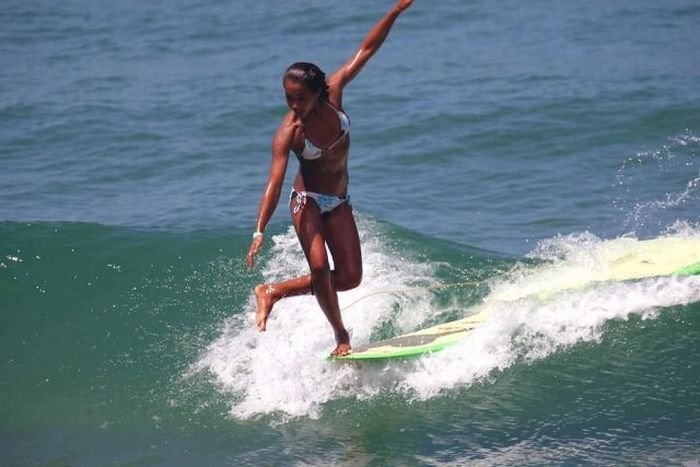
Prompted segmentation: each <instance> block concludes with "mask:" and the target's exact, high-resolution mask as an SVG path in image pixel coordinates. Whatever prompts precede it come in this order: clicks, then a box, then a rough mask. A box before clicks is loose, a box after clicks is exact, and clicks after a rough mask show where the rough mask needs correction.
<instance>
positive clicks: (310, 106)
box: [246, 0, 413, 356]
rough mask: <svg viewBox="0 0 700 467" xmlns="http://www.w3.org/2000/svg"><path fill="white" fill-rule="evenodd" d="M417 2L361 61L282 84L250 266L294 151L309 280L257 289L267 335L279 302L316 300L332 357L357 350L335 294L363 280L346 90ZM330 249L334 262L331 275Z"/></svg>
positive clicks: (293, 201) (402, 3)
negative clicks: (329, 331)
mask: <svg viewBox="0 0 700 467" xmlns="http://www.w3.org/2000/svg"><path fill="white" fill-rule="evenodd" d="M412 3H413V0H398V1H397V3H396V4H395V5H394V7H393V8H392V9H391V10H390V11H389V12H388V13H387V14H386V15H384V17H383V18H382V19H381V20H380V21H379V22H378V23H377V24H376V25H375V26H374V28H372V30H371V31H370V32H369V34H368V35H367V37H365V39H364V41H363V42H362V44H361V45H360V48H359V50H358V51H357V53H356V54H355V56H354V57H352V58H351V59H350V60H349V61H348V62H347V63H345V64H344V65H343V66H341V67H340V68H339V69H338V70H337V71H335V72H334V73H333V74H332V75H331V76H330V77H328V79H326V75H325V74H324V73H323V71H321V69H320V68H318V67H317V66H316V65H314V64H311V63H303V62H300V63H295V64H293V65H291V66H290V67H289V68H288V69H287V70H286V72H285V73H284V77H283V80H282V84H283V86H284V92H285V96H286V100H287V106H288V107H289V109H290V111H289V112H288V113H287V115H286V116H285V117H284V118H283V120H282V123H281V124H280V126H279V128H278V129H277V132H276V133H275V136H274V139H273V144H272V162H271V164H270V172H269V178H268V181H267V186H266V188H265V191H264V193H263V195H262V199H261V200H260V208H259V210H258V221H257V225H256V231H255V233H254V234H253V242H252V243H251V245H250V249H249V250H248V255H247V258H246V260H247V264H248V267H249V268H250V267H252V266H253V258H254V256H255V254H256V253H257V252H258V251H259V250H260V248H261V247H262V244H263V239H264V235H263V232H264V231H265V227H266V226H267V223H268V222H269V220H270V218H271V217H272V214H273V212H274V210H275V208H276V207H277V203H278V202H279V198H280V192H281V189H282V184H283V181H284V175H285V172H286V170H287V163H288V161H289V153H290V151H293V152H294V153H295V154H296V156H297V158H298V160H299V172H298V173H297V176H296V178H295V180H294V187H293V190H292V193H291V196H290V199H289V207H290V210H291V213H292V221H293V223H294V229H295V230H296V234H297V237H298V238H299V243H300V244H301V247H302V249H303V250H304V254H305V255H306V259H307V261H308V263H309V268H310V274H307V275H304V276H301V277H297V278H294V279H289V280H286V281H283V282H278V283H275V284H260V285H258V286H256V287H255V297H256V312H255V321H256V323H257V326H258V329H259V330H260V331H264V330H265V327H266V323H267V318H268V316H269V315H270V312H271V311H272V306H273V305H274V304H275V302H277V301H278V300H279V299H281V298H283V297H290V296H294V295H302V294H311V293H313V294H314V295H315V296H316V299H317V300H318V304H319V305H320V306H321V309H322V310H323V312H324V314H325V315H326V318H327V319H328V321H329V323H330V324H331V326H332V327H333V331H334V332H335V340H336V343H337V346H336V348H335V349H334V350H333V351H332V352H331V356H341V355H347V354H348V353H350V350H351V347H350V336H349V334H348V331H347V330H346V329H345V326H344V325H343V319H342V316H341V314H340V308H339V307H338V294H337V292H338V291H339V290H341V291H342V290H348V289H352V288H354V287H357V286H358V285H359V284H360V281H361V280H362V256H361V252H360V240H359V236H358V233H357V226H356V225H355V219H354V217H353V214H352V207H351V206H350V197H349V196H348V153H349V148H350V118H349V117H348V116H347V114H346V113H345V112H344V111H343V89H344V88H345V86H346V85H347V84H348V83H349V82H350V81H352V79H353V78H355V76H357V74H358V73H359V71H360V70H361V69H362V67H363V66H364V65H365V63H367V61H368V60H369V59H370V58H371V57H372V56H373V55H374V54H375V53H376V52H377V50H379V47H380V46H381V45H382V44H383V43H384V40H385V39H386V37H387V35H388V34H389V31H390V30H391V28H392V26H393V25H394V22H395V21H396V18H398V17H399V15H400V14H401V13H402V12H403V11H404V10H406V9H407V8H408V7H409V6H411V4H412ZM326 245H327V246H328V251H330V254H331V255H332V257H333V264H334V265H335V269H333V270H331V269H330V263H329V260H328V256H327V253H326Z"/></svg>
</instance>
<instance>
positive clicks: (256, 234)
mask: <svg viewBox="0 0 700 467" xmlns="http://www.w3.org/2000/svg"><path fill="white" fill-rule="evenodd" d="M262 236H263V233H262V232H261V231H259V230H256V231H255V232H253V240H255V239H256V238H258V237H262Z"/></svg>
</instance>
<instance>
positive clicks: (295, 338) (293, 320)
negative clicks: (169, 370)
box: [193, 219, 700, 419]
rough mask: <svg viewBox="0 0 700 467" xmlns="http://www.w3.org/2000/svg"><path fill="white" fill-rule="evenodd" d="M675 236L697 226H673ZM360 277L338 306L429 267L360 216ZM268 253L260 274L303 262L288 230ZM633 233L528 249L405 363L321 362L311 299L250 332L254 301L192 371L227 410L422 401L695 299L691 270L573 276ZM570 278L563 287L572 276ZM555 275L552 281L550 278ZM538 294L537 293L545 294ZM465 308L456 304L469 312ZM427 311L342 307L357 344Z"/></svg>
mask: <svg viewBox="0 0 700 467" xmlns="http://www.w3.org/2000/svg"><path fill="white" fill-rule="evenodd" d="M684 229H685V232H684V234H683V235H685V236H686V237H693V236H695V238H696V239H697V230H693V229H692V228H691V227H689V226H684ZM360 230H361V235H362V237H363V238H362V242H363V248H364V252H363V253H364V264H365V281H364V285H363V286H362V287H360V288H359V289H357V290H354V291H352V292H349V293H343V294H341V297H340V299H341V307H343V306H346V305H348V304H350V303H352V302H354V301H355V300H356V299H357V298H360V297H362V296H366V295H368V294H371V292H373V291H375V290H377V289H384V288H397V287H407V286H413V285H416V284H417V283H421V284H424V285H429V284H430V283H431V282H430V281H431V280H430V278H431V277H433V275H434V274H433V271H434V267H435V265H431V264H428V263H425V262H421V261H419V260H417V259H415V258H404V257H401V256H400V255H399V254H398V252H396V251H393V250H392V246H391V245H390V242H389V241H388V240H387V239H386V238H385V237H383V235H382V232H381V228H380V227H379V226H377V225H375V224H374V223H372V222H371V221H369V220H366V219H363V220H361V222H360ZM273 242H274V247H273V249H274V252H273V253H274V254H273V255H272V257H271V259H270V261H269V264H267V265H266V266H265V270H264V276H265V279H266V280H272V281H274V280H278V279H281V278H286V277H289V276H291V275H293V274H297V273H298V272H299V271H303V270H305V267H306V265H305V263H304V259H303V257H302V256H301V253H300V252H299V248H298V246H297V245H296V239H295V237H294V234H293V232H292V231H291V230H290V231H288V232H286V233H284V234H282V235H279V236H276V237H275V238H274V239H273ZM635 243H636V240H635V239H632V238H629V239H624V241H603V240H600V239H598V238H596V237H595V236H593V235H591V234H582V235H572V236H568V237H557V238H554V239H551V240H548V241H546V242H543V243H542V244H541V245H539V246H538V248H536V249H535V250H534V251H533V252H532V254H531V255H530V256H532V257H534V258H537V259H540V260H542V259H544V260H546V262H545V263H544V264H542V265H540V266H538V267H532V266H519V267H516V268H514V269H513V271H511V273H509V274H507V275H504V276H502V277H497V278H494V279H493V280H492V282H491V284H490V285H491V291H490V293H489V294H488V295H487V297H486V298H485V300H484V304H483V305H477V306H476V307H474V308H475V309H476V308H479V307H480V306H488V307H490V309H491V310H492V313H491V315H490V317H489V318H488V319H487V320H486V321H485V322H484V323H483V324H482V325H480V326H479V327H477V328H476V329H475V330H474V331H473V332H472V333H471V334H470V335H469V336H468V338H467V339H465V340H464V341H463V342H462V343H460V344H458V345H456V346H454V347H451V348H448V349H446V350H444V351H442V352H439V353H436V354H433V355H430V356H426V357H422V358H418V359H413V360H410V361H389V362H387V363H386V364H371V365H355V364H343V363H337V362H329V361H327V360H325V358H324V357H325V355H327V354H328V352H329V351H330V349H331V348H332V347H333V346H334V341H333V337H332V331H331V328H330V326H329V325H328V323H327V322H326V320H325V318H324V316H323V314H322V313H321V311H320V310H319V308H318V305H317V304H316V302H315V299H314V298H313V297H297V298H291V299H287V300H283V301H281V302H279V303H278V304H277V305H276V307H275V310H274V312H273V314H272V315H271V317H270V320H269V323H268V331H267V332H265V333H258V332H257V331H256V330H255V326H254V322H253V302H252V299H251V302H250V303H249V304H248V310H247V311H246V313H244V314H243V315H239V316H237V317H235V318H233V319H232V320H231V321H230V322H228V323H226V325H225V329H224V330H223V332H222V335H221V336H220V337H219V338H218V339H217V340H216V341H214V342H213V343H212V344H211V345H210V346H209V348H208V349H207V351H206V352H205V354H204V355H203V356H202V358H201V359H200V361H199V362H197V363H196V365H195V366H194V368H193V371H201V370H207V371H208V372H210V373H211V374H212V375H214V377H215V379H216V380H217V381H218V383H219V385H220V388H221V390H222V393H224V394H226V395H227V397H230V403H231V414H232V415H233V416H234V417H236V418H241V419H245V418H250V417H255V416H259V415H274V416H275V417H276V418H277V419H279V418H282V419H285V418H286V417H298V416H309V417H318V416H320V414H321V412H322V409H323V406H324V404H325V403H327V402H328V401H331V400H334V399H342V398H357V399H363V398H368V397H373V396H374V395H376V394H378V393H380V392H386V391H396V392H399V393H401V394H403V395H404V396H405V397H407V398H418V399H429V398H431V397H435V396H437V395H439V394H441V393H444V392H445V391H449V390H451V389H452V388H455V387H464V386H469V385H471V384H474V383H475V382H479V381H483V380H484V379H485V378H488V377H489V376H491V375H494V371H497V370H501V369H505V368H508V367H510V366H512V365H513V364H515V363H516V362H527V361H532V360H537V359H542V358H545V357H547V356H549V355H551V354H552V353H553V352H556V351H558V350H560V349H562V348H565V347H568V346H571V345H575V344H577V343H580V342H590V341H596V340H598V339H600V338H601V335H602V334H601V333H602V332H603V331H602V330H603V325H604V324H605V323H606V322H607V321H609V320H611V319H621V320H624V319H627V318H628V317H630V316H631V315H638V316H642V317H643V318H653V317H655V316H656V314H657V313H658V310H659V309H662V308H664V307H669V306H674V305H681V304H686V303H693V302H697V301H700V277H660V278H650V279H643V280H638V281H629V282H598V283H596V282H592V283H588V285H587V286H581V284H580V283H581V282H582V281H583V282H586V281H587V279H585V278H584V279H581V277H580V275H581V274H584V273H585V271H595V270H599V269H604V268H605V267H606V265H605V264H603V263H604V262H605V261H607V260H608V259H606V258H607V256H606V255H603V254H601V251H608V250H611V249H612V250H614V251H616V253H620V254H623V255H624V253H625V252H624V251H619V250H620V249H624V248H634V245H635ZM572 277H577V278H578V279H577V280H578V285H577V286H576V288H571V287H570V285H571V278H572ZM557 284H560V286H557ZM545 292H547V293H545ZM475 309H472V310H469V309H465V310H462V311H463V313H465V314H469V313H471V312H473V311H475ZM442 311H444V310H441V309H438V305H437V304H435V303H434V302H433V300H432V298H431V294H430V293H428V292H415V291H414V292H411V293H406V294H378V295H371V296H369V297H368V298H367V299H366V300H362V302H361V304H357V305H356V306H353V307H351V308H350V309H348V310H346V311H345V312H344V320H345V322H346V325H347V326H348V328H349V329H350V332H351V334H352V339H353V343H354V344H355V345H359V344H362V343H367V342H369V341H370V339H371V337H372V331H373V330H374V329H376V328H377V327H378V326H379V325H381V324H382V323H387V322H389V323H391V325H392V326H393V327H394V329H395V330H396V332H397V333H401V332H408V331H411V330H414V329H416V328H417V327H419V325H420V323H421V322H422V321H424V320H425V319H426V318H428V317H430V316H431V315H434V314H436V313H438V312H442Z"/></svg>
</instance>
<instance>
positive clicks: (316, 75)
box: [283, 62, 328, 101]
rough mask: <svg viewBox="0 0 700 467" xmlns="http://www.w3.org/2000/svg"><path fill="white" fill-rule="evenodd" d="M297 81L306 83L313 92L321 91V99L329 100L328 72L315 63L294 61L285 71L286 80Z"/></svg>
mask: <svg viewBox="0 0 700 467" xmlns="http://www.w3.org/2000/svg"><path fill="white" fill-rule="evenodd" d="M288 79H290V80H292V81H297V82H299V83H302V84H303V85H305V86H306V87H307V88H309V90H311V92H314V93H320V94H321V99H323V100H325V101H327V100H328V84H327V83H326V74H325V73H324V72H323V71H321V69H320V68H319V67H317V66H316V65H314V64H313V63H307V62H297V63H292V64H291V65H290V66H289V68H287V71H285V72H284V78H283V81H285V80H288Z"/></svg>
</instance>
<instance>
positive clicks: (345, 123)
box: [300, 104, 350, 161]
mask: <svg viewBox="0 0 700 467" xmlns="http://www.w3.org/2000/svg"><path fill="white" fill-rule="evenodd" d="M327 105H328V106H329V107H330V108H331V109H333V110H335V112H336V113H337V114H338V120H339V121H340V136H338V139H336V140H335V141H334V142H333V144H331V145H330V146H328V147H327V148H325V149H324V148H319V147H318V146H316V145H315V144H314V143H312V142H311V140H310V139H309V138H304V149H303V150H302V151H301V154H300V156H301V158H302V159H306V160H309V161H311V160H314V159H318V158H319V157H321V156H322V155H323V153H324V152H326V151H330V150H331V149H333V148H334V147H335V146H336V145H337V144H338V143H339V142H340V141H341V140H342V139H343V138H344V137H345V136H346V135H348V134H350V118H349V117H348V116H347V114H346V113H345V112H343V111H342V110H338V109H336V108H335V107H333V106H332V105H330V104H327Z"/></svg>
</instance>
